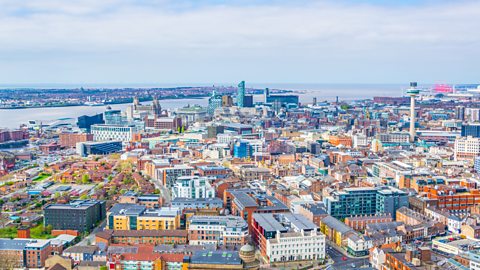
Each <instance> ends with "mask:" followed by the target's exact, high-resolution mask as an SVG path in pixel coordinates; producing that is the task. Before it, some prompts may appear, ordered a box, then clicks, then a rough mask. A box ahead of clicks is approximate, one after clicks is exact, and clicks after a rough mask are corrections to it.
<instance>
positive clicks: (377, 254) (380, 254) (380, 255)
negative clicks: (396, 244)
mask: <svg viewBox="0 0 480 270" xmlns="http://www.w3.org/2000/svg"><path fill="white" fill-rule="evenodd" d="M385 260H386V254H385V251H383V250H382V249H380V248H378V247H375V248H374V249H373V250H372V252H370V263H371V264H372V268H375V269H378V270H381V269H382V265H383V264H384V263H385Z"/></svg>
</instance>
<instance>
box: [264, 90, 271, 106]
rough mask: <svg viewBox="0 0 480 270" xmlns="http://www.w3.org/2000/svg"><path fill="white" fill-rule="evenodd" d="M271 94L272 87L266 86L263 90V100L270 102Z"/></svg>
mask: <svg viewBox="0 0 480 270" xmlns="http://www.w3.org/2000/svg"><path fill="white" fill-rule="evenodd" d="M269 96H270V89H268V88H265V90H264V91H263V97H264V99H263V102H264V103H268V97H269Z"/></svg>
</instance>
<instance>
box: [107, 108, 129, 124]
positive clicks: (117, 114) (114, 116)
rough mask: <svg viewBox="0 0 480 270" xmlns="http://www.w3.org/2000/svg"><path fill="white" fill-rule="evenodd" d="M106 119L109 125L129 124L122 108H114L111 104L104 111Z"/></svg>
mask: <svg viewBox="0 0 480 270" xmlns="http://www.w3.org/2000/svg"><path fill="white" fill-rule="evenodd" d="M103 117H104V119H105V124H107V125H121V126H123V125H127V124H128V120H127V117H126V116H123V115H122V111H120V110H112V108H111V107H110V106H108V107H107V110H105V112H104V113H103Z"/></svg>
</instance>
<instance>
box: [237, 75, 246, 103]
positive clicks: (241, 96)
mask: <svg viewBox="0 0 480 270" xmlns="http://www.w3.org/2000/svg"><path fill="white" fill-rule="evenodd" d="M244 101H245V81H241V82H240V83H239V84H238V90H237V106H238V107H242V108H243V107H244V104H243V102H244Z"/></svg>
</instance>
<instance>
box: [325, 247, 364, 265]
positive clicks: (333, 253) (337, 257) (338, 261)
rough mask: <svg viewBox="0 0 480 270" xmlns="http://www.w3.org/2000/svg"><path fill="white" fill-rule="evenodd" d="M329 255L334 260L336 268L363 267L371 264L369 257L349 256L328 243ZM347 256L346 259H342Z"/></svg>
mask: <svg viewBox="0 0 480 270" xmlns="http://www.w3.org/2000/svg"><path fill="white" fill-rule="evenodd" d="M327 255H328V256H329V257H330V258H331V259H332V260H333V261H334V264H332V266H333V268H334V269H337V270H340V269H342V270H343V269H358V268H361V267H366V266H369V261H368V258H348V257H346V256H345V255H344V254H342V253H341V252H340V251H338V250H336V249H335V248H333V247H330V246H329V245H327ZM344 257H345V258H346V260H345V261H344V260H342V258H344ZM352 264H353V265H355V266H354V267H352V266H353V265H352Z"/></svg>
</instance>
